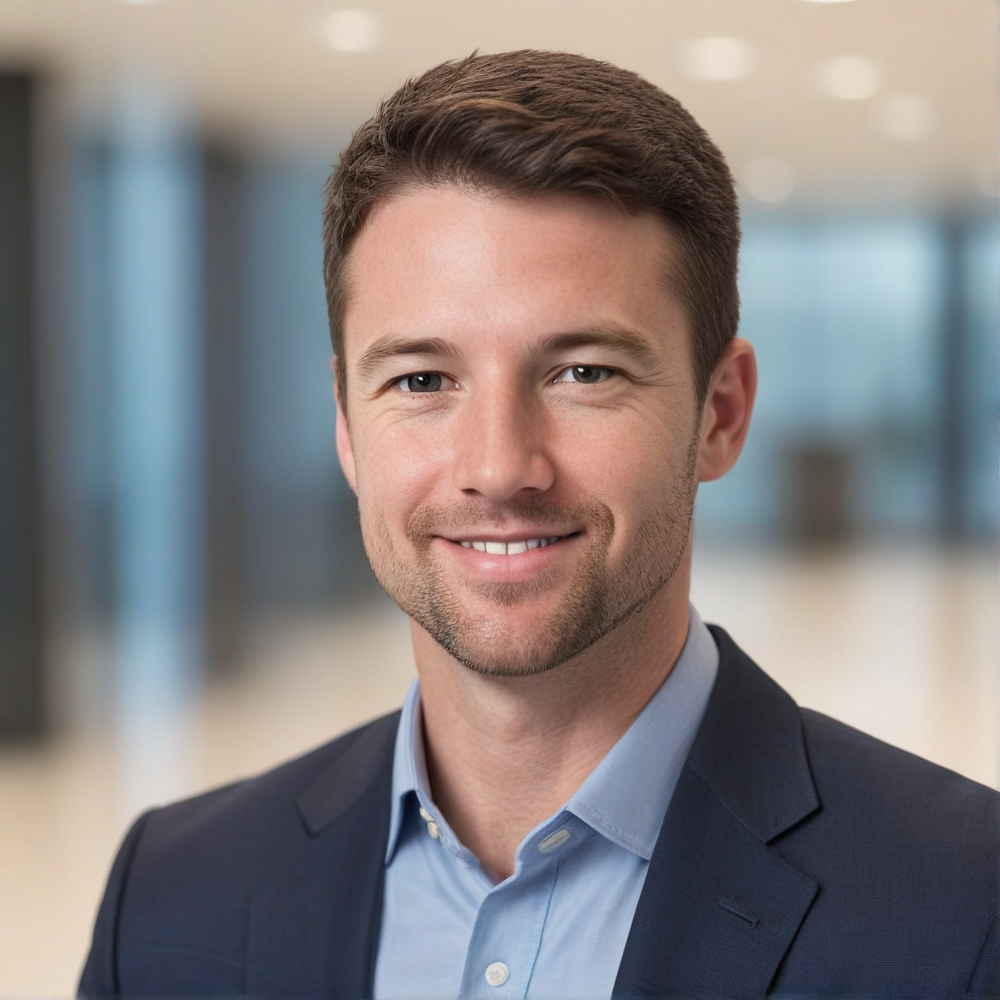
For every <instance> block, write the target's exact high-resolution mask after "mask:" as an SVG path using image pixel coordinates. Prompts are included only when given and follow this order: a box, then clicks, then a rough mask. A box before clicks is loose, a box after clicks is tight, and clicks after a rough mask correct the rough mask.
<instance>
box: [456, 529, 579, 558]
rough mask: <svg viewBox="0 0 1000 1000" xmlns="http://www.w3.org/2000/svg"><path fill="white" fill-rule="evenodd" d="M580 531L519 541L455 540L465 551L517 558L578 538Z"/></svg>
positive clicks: (520, 539) (497, 539)
mask: <svg viewBox="0 0 1000 1000" xmlns="http://www.w3.org/2000/svg"><path fill="white" fill-rule="evenodd" d="M579 534H580V532H579V531H573V532H570V533H569V534H567V535H547V536H542V537H537V538H518V539H510V540H504V539H499V538H496V539H487V538H477V539H468V540H467V539H455V540H454V541H455V544H456V545H461V546H462V548H463V549H475V550H476V551H477V552H485V553H486V554H487V555H492V556H517V555H521V554H522V553H524V552H531V551H532V550H533V549H544V548H547V547H548V546H550V545H557V544H558V543H559V542H564V541H566V540H567V539H570V538H576V537H578V536H579Z"/></svg>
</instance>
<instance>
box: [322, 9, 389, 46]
mask: <svg viewBox="0 0 1000 1000" xmlns="http://www.w3.org/2000/svg"><path fill="white" fill-rule="evenodd" d="M379 28H380V26H379V21H378V18H377V17H376V16H375V15H374V14H373V13H372V12H371V11H368V10H334V11H331V12H330V13H329V14H327V15H326V17H324V18H323V27H322V35H323V41H324V42H326V44H327V45H328V46H329V47H330V48H331V49H333V51H334V52H370V51H371V50H372V49H374V48H375V47H376V46H377V45H378V42H379V35H380V34H381V32H380V30H379Z"/></svg>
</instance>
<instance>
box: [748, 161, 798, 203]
mask: <svg viewBox="0 0 1000 1000" xmlns="http://www.w3.org/2000/svg"><path fill="white" fill-rule="evenodd" d="M740 180H741V182H742V184H743V187H744V188H746V190H747V193H748V194H750V195H751V196H752V197H754V198H756V199H757V201H763V202H767V203H769V204H772V205H776V204H778V203H779V202H782V201H787V200H788V198H789V196H790V195H791V193H792V191H794V190H795V171H794V170H792V168H791V167H790V166H789V165H788V164H787V163H786V162H785V161H784V160H779V159H776V158H775V157H771V156H762V157H761V158H760V159H757V160H751V161H750V162H749V163H748V164H747V165H746V166H745V167H744V168H743V172H742V174H741V175H740Z"/></svg>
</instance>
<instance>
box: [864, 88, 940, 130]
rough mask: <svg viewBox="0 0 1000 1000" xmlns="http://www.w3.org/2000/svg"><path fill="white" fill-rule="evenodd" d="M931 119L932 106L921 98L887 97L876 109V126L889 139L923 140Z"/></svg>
mask: <svg viewBox="0 0 1000 1000" xmlns="http://www.w3.org/2000/svg"><path fill="white" fill-rule="evenodd" d="M931 118H932V115H931V109H930V105H929V104H928V103H927V102H926V101H925V100H923V99H922V98H920V97H904V96H903V95H898V96H895V97H886V98H884V99H883V100H881V101H879V102H878V104H877V105H876V107H875V124H876V126H877V127H878V130H879V131H880V132H881V133H882V134H883V135H884V136H886V137H887V138H889V139H923V137H924V136H925V135H927V133H928V132H929V131H930V128H931Z"/></svg>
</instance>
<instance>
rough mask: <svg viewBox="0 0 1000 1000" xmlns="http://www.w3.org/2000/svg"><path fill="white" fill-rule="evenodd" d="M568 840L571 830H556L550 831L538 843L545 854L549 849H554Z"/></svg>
mask: <svg viewBox="0 0 1000 1000" xmlns="http://www.w3.org/2000/svg"><path fill="white" fill-rule="evenodd" d="M567 840H569V830H556V832H555V833H550V834H549V835H548V836H547V837H546V838H545V839H544V840H543V841H542V842H541V843H540V844H539V845H538V849H539V850H540V851H541V852H542V853H543V854H547V853H548V852H549V851H554V850H555V849H556V848H557V847H562V845H563V844H565V843H566V841H567Z"/></svg>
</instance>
